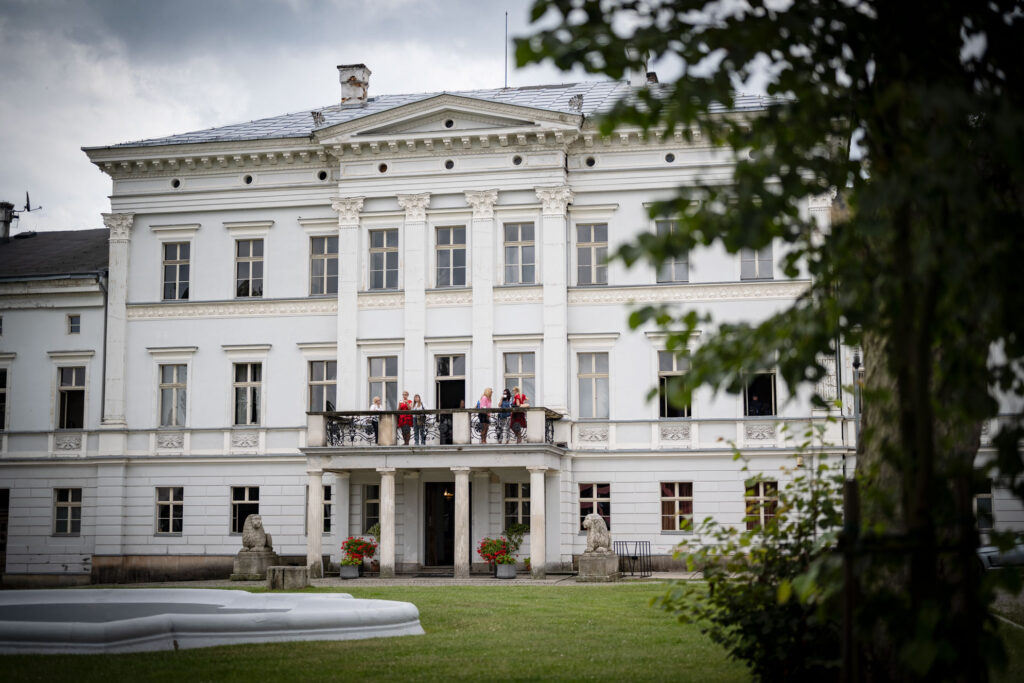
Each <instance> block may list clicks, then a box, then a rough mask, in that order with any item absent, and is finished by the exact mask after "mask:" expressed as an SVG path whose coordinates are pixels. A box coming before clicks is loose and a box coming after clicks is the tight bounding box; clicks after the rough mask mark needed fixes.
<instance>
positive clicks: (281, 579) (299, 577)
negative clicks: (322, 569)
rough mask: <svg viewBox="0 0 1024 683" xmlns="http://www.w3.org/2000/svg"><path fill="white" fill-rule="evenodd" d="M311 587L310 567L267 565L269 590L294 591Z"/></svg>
mask: <svg viewBox="0 0 1024 683" xmlns="http://www.w3.org/2000/svg"><path fill="white" fill-rule="evenodd" d="M308 587H309V567H267V590H271V591H275V590H276V591H292V590H298V589H299V588H308Z"/></svg>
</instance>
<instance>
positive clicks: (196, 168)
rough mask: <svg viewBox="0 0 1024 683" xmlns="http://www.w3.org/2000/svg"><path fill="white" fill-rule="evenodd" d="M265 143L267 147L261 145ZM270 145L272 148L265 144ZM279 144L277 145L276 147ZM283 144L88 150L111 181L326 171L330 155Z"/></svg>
mask: <svg viewBox="0 0 1024 683" xmlns="http://www.w3.org/2000/svg"><path fill="white" fill-rule="evenodd" d="M261 142H263V143H264V144H262V145H261V144H259V143H261ZM266 143H269V144H266ZM274 143H278V144H274ZM279 143H280V140H277V139H274V140H272V141H247V142H246V143H245V144H244V145H242V146H237V147H225V143H218V142H207V143H196V144H192V145H161V146H152V147H150V146H145V147H117V148H110V149H104V150H102V151H95V150H86V153H87V154H88V155H89V159H90V161H92V163H94V164H95V165H96V166H97V167H98V168H99V169H100V170H101V171H103V172H104V173H106V174H107V175H109V176H111V177H112V178H128V177H155V178H156V177H167V178H170V177H173V176H185V175H213V174H218V173H224V172H225V171H231V170H233V171H242V170H252V169H254V168H259V167H275V166H277V167H295V168H308V169H310V170H316V169H325V168H326V166H325V165H326V164H328V163H329V161H330V155H329V153H328V151H327V150H326V149H325V148H323V147H321V146H319V145H315V146H311V145H309V144H308V142H307V143H306V144H303V145H295V144H294V142H293V144H292V145H286V146H282V145H280V144H279Z"/></svg>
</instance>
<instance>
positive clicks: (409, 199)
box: [398, 192, 430, 222]
mask: <svg viewBox="0 0 1024 683" xmlns="http://www.w3.org/2000/svg"><path fill="white" fill-rule="evenodd" d="M398 205H399V206H400V207H402V210H403V211H405V220H407V221H409V222H422V221H425V220H427V207H428V206H430V193H429V192H424V193H423V194H400V195H398Z"/></svg>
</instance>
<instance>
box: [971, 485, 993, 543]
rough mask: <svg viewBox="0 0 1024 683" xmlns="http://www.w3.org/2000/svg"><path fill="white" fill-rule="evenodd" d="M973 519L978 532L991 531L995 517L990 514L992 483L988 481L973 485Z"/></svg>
mask: <svg viewBox="0 0 1024 683" xmlns="http://www.w3.org/2000/svg"><path fill="white" fill-rule="evenodd" d="M974 519H975V521H976V523H977V525H978V531H981V532H989V531H992V527H993V526H994V524H995V516H994V515H993V514H992V481H991V480H990V479H986V480H984V481H983V482H981V483H980V484H975V488H974Z"/></svg>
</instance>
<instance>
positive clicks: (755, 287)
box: [569, 280, 810, 304]
mask: <svg viewBox="0 0 1024 683" xmlns="http://www.w3.org/2000/svg"><path fill="white" fill-rule="evenodd" d="M809 284H810V283H809V282H808V281H806V280H778V281H769V282H758V283H748V282H735V283H734V282H727V283H716V284H708V285H699V284H697V285H670V286H664V287H662V286H656V287H601V288H597V287H587V288H581V289H570V290H569V303H570V304H657V303H676V302H691V301H733V300H743V299H794V298H796V297H798V296H800V295H801V294H803V292H804V290H806V289H807V287H808V285H809Z"/></svg>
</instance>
